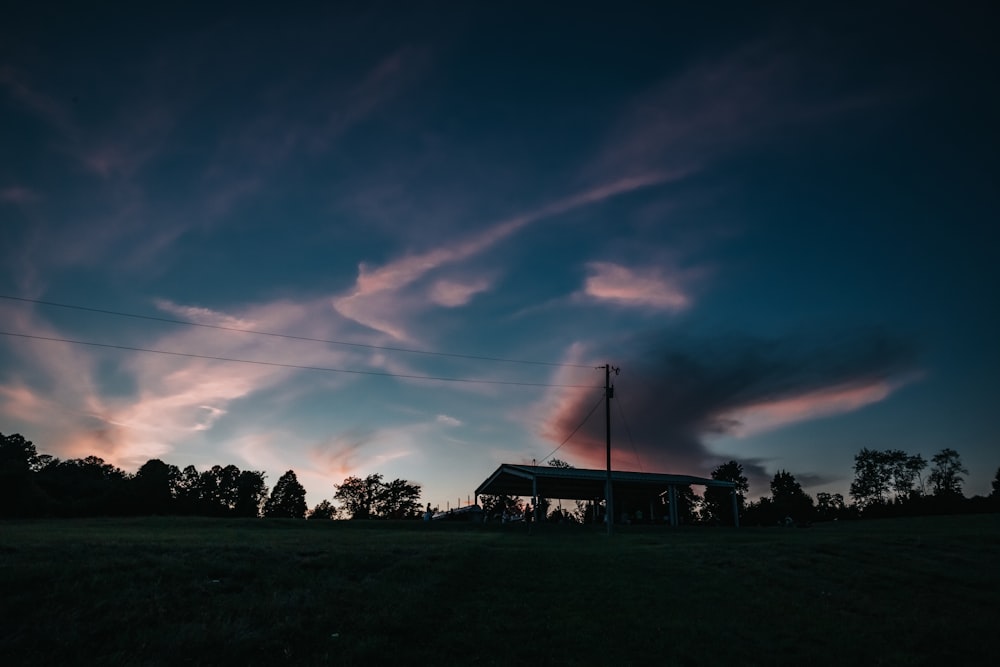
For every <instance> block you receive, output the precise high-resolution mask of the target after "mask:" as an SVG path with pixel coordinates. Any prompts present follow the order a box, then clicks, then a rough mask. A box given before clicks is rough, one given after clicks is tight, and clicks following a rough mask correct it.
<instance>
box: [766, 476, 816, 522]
mask: <svg viewBox="0 0 1000 667" xmlns="http://www.w3.org/2000/svg"><path fill="white" fill-rule="evenodd" d="M771 499H772V502H773V503H774V509H775V511H776V512H777V513H778V514H779V516H780V515H784V516H787V517H791V518H792V519H793V520H795V521H798V522H802V521H811V520H812V518H813V499H812V498H811V497H810V496H809V495H808V494H807V493H806V492H805V491H803V490H802V486H801V485H800V484H799V483H798V481H796V479H795V476H794V475H792V473H790V472H788V471H786V470H779V471H778V472H776V473H775V474H774V478H773V479H772V480H771Z"/></svg>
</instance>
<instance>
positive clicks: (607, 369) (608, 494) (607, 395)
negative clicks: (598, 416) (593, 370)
mask: <svg viewBox="0 0 1000 667" xmlns="http://www.w3.org/2000/svg"><path fill="white" fill-rule="evenodd" d="M604 424H605V431H606V435H607V445H608V480H607V484H606V488H605V490H604V497H605V499H606V500H605V503H604V504H605V517H606V518H607V521H608V536H609V537H610V536H611V535H612V533H614V525H615V511H614V501H613V500H612V498H613V496H614V494H613V491H612V488H611V364H604Z"/></svg>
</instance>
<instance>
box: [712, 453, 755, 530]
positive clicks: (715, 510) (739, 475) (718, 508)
mask: <svg viewBox="0 0 1000 667" xmlns="http://www.w3.org/2000/svg"><path fill="white" fill-rule="evenodd" d="M712 479H717V480H721V481H726V482H734V483H735V484H736V489H735V491H736V503H737V508H738V509H737V511H739V512H740V513H741V514H742V512H743V507H744V504H745V503H746V494H747V492H748V491H749V490H750V483H749V482H748V481H747V478H746V477H745V476H744V475H743V466H742V465H740V464H739V463H737V462H736V461H729V462H728V463H723V464H721V465H719V466H718V467H716V468H715V470H713V471H712ZM702 514H703V516H704V518H705V519H706V520H708V521H711V522H715V523H725V524H732V523H734V521H733V490H732V489H726V488H721V487H717V486H709V487H706V489H705V501H704V503H703V505H702Z"/></svg>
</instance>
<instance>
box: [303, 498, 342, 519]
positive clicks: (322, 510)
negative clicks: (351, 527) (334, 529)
mask: <svg viewBox="0 0 1000 667" xmlns="http://www.w3.org/2000/svg"><path fill="white" fill-rule="evenodd" d="M306 518H307V519H336V518H337V508H336V507H334V506H333V504H332V503H331V502H330V501H329V500H321V501H319V503H317V505H316V507H314V508H312V510H310V512H309V516H307V517H306Z"/></svg>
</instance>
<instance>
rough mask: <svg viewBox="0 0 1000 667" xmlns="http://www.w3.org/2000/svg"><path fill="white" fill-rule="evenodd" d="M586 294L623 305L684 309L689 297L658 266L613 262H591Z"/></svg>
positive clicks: (688, 302)
mask: <svg viewBox="0 0 1000 667" xmlns="http://www.w3.org/2000/svg"><path fill="white" fill-rule="evenodd" d="M587 268H588V269H589V270H590V275H589V276H588V277H587V280H586V282H585V283H584V290H583V291H584V294H586V295H587V296H589V297H591V298H593V299H597V300H600V301H611V302H613V303H617V304H619V305H623V306H635V307H645V308H654V309H658V310H673V311H677V310H682V309H684V308H686V307H687V306H688V305H690V302H691V300H690V297H689V296H688V295H687V294H685V293H684V291H683V290H682V289H681V287H680V286H679V285H678V284H677V280H676V278H671V277H668V276H665V275H664V274H663V271H662V270H660V269H659V268H655V267H653V268H645V269H632V268H629V267H626V266H621V265H619V264H614V263H611V262H590V263H589V264H587Z"/></svg>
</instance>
